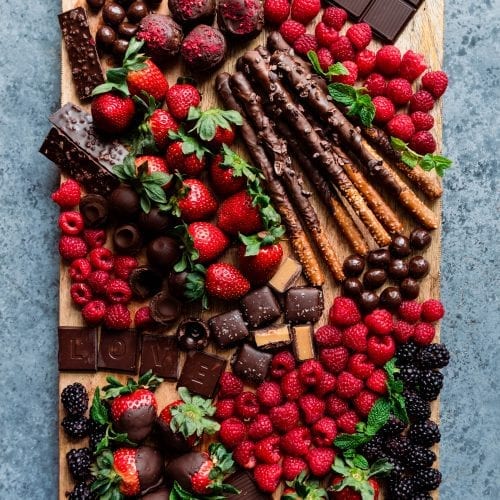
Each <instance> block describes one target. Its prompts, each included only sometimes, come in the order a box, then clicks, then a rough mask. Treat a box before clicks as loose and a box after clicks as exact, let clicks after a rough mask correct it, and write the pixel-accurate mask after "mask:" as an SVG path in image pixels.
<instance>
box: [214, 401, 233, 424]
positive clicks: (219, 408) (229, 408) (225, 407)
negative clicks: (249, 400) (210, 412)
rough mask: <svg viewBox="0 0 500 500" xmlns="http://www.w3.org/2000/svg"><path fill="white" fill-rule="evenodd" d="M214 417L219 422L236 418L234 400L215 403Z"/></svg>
mask: <svg viewBox="0 0 500 500" xmlns="http://www.w3.org/2000/svg"><path fill="white" fill-rule="evenodd" d="M215 408H216V409H215V414H214V417H215V418H216V419H217V420H218V421H219V422H221V421H223V420H226V419H228V418H230V417H232V416H234V399H219V400H218V401H217V403H215Z"/></svg>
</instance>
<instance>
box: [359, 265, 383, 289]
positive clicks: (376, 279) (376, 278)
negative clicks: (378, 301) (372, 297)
mask: <svg viewBox="0 0 500 500" xmlns="http://www.w3.org/2000/svg"><path fill="white" fill-rule="evenodd" d="M386 280H387V273H386V272H385V271H384V269H377V268H374V269H368V271H366V273H365V274H364V275H363V286H364V287H365V288H366V289H368V290H375V289H377V288H379V287H381V286H382V285H383V284H384V283H385V281H386Z"/></svg>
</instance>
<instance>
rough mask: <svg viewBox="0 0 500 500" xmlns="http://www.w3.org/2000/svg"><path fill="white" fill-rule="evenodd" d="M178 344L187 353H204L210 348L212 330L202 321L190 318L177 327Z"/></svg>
mask: <svg viewBox="0 0 500 500" xmlns="http://www.w3.org/2000/svg"><path fill="white" fill-rule="evenodd" d="M176 337H177V343H178V344H179V347H180V348H181V349H184V350H185V351H193V350H197V351H203V349H205V347H207V346H208V340H209V338H210V330H209V329H208V326H207V324H206V323H205V322H204V321H201V319H197V318H189V319H185V320H184V321H181V323H180V324H179V326H178V327H177V333H176Z"/></svg>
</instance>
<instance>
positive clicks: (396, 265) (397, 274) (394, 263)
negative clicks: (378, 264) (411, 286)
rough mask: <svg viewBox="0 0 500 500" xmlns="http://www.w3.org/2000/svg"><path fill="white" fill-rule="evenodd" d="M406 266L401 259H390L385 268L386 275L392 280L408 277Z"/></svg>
mask: <svg viewBox="0 0 500 500" xmlns="http://www.w3.org/2000/svg"><path fill="white" fill-rule="evenodd" d="M408 272H409V269H408V264H407V263H406V262H405V261H404V260H403V259H392V260H391V262H390V263H389V267H388V268H387V274H388V275H389V277H390V278H392V279H394V280H398V281H399V280H402V279H405V278H406V277H407V276H408Z"/></svg>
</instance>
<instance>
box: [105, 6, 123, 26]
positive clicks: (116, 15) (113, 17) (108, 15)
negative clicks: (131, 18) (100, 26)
mask: <svg viewBox="0 0 500 500" xmlns="http://www.w3.org/2000/svg"><path fill="white" fill-rule="evenodd" d="M126 15H127V14H126V12H125V9H124V8H123V7H122V6H121V5H120V4H118V3H116V2H110V3H107V4H106V5H105V6H104V7H103V9H102V18H103V20H104V22H105V23H106V24H109V25H111V26H118V25H119V24H120V23H121V22H122V21H123V20H124V19H125V16H126Z"/></svg>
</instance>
